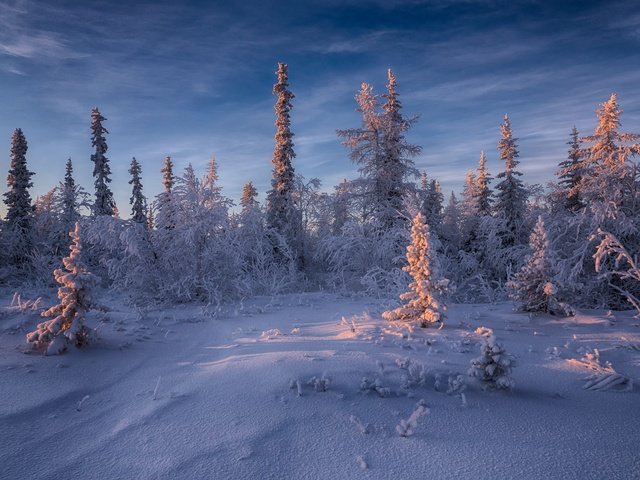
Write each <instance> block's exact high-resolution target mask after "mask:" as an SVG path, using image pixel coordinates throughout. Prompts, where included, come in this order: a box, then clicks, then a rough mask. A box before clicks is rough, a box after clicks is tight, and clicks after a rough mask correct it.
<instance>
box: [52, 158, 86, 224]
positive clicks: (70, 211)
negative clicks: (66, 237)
mask: <svg viewBox="0 0 640 480" xmlns="http://www.w3.org/2000/svg"><path fill="white" fill-rule="evenodd" d="M58 192H59V202H60V208H61V214H62V219H63V223H64V224H65V226H66V227H67V228H66V230H67V233H68V232H69V231H71V229H72V228H73V226H74V225H75V223H76V222H77V221H78V220H79V219H80V207H81V206H82V205H84V204H86V203H87V198H86V197H87V194H86V192H84V190H83V189H82V188H81V187H80V186H79V185H76V181H75V179H74V178H73V163H72V162H71V159H70V158H69V159H68V160H67V163H66V165H65V171H64V181H63V182H61V183H60V187H59V188H58Z"/></svg>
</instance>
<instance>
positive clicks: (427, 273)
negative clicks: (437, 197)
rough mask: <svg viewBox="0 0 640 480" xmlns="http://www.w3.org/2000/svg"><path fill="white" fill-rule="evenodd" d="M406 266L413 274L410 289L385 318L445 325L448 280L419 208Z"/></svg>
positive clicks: (405, 268)
mask: <svg viewBox="0 0 640 480" xmlns="http://www.w3.org/2000/svg"><path fill="white" fill-rule="evenodd" d="M403 270H404V271H405V272H407V273H408V274H409V275H410V276H411V278H412V282H411V283H410V284H409V289H410V290H409V291H408V292H406V293H403V294H402V295H400V300H401V301H404V302H406V303H405V304H404V305H403V306H401V307H399V308H396V309H395V310H391V311H387V312H384V313H383V314H382V316H383V318H385V319H386V320H390V321H397V320H404V321H408V322H416V323H419V324H420V326H421V327H423V328H424V327H428V326H429V325H433V324H435V323H438V324H440V326H441V327H442V326H443V325H444V317H445V314H444V312H445V310H446V305H445V304H444V302H443V300H442V297H443V296H444V294H445V293H446V290H447V286H448V283H449V281H448V280H447V279H445V278H443V277H442V276H441V275H440V272H439V271H438V260H437V258H436V253H435V249H434V248H433V247H432V245H431V236H430V233H429V226H428V225H427V224H425V223H424V217H423V216H422V214H421V213H420V212H418V213H417V214H416V216H415V217H414V218H413V224H412V227H411V244H410V245H408V246H407V265H406V266H405V267H404V269H403Z"/></svg>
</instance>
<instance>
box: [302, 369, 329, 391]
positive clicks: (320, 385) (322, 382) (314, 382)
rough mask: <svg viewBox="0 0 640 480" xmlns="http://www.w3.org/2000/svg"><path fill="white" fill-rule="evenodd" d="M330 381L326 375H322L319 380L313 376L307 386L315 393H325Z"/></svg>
mask: <svg viewBox="0 0 640 480" xmlns="http://www.w3.org/2000/svg"><path fill="white" fill-rule="evenodd" d="M329 383H330V379H329V377H327V374H326V373H323V374H322V376H321V377H320V378H318V377H316V376H313V377H311V378H310V379H309V380H308V381H307V385H310V386H312V387H313V389H314V390H315V391H316V392H326V391H327V390H329Z"/></svg>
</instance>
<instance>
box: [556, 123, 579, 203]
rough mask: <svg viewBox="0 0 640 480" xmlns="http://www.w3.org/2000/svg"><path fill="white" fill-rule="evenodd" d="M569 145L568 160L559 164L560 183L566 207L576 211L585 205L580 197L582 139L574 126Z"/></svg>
mask: <svg viewBox="0 0 640 480" xmlns="http://www.w3.org/2000/svg"><path fill="white" fill-rule="evenodd" d="M567 145H569V152H568V153H569V155H568V157H567V160H564V161H563V162H560V164H559V165H558V166H559V167H560V171H559V172H558V183H559V185H560V188H561V190H562V193H563V197H564V207H565V208H566V209H567V210H570V211H572V212H576V211H578V210H580V209H581V208H582V207H583V204H582V199H581V198H580V197H581V195H580V183H581V179H582V171H581V170H582V168H581V167H582V165H581V163H582V162H581V160H582V155H583V152H582V151H581V149H580V139H579V137H578V129H577V128H576V127H575V126H574V127H573V129H572V130H571V140H570V141H569V142H567Z"/></svg>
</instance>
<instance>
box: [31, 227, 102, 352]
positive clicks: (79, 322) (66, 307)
mask: <svg viewBox="0 0 640 480" xmlns="http://www.w3.org/2000/svg"><path fill="white" fill-rule="evenodd" d="M70 236H71V240H72V243H71V246H70V253H69V256H68V257H66V258H65V259H64V260H63V263H64V269H58V270H56V271H55V272H54V273H53V275H54V277H55V279H56V281H57V282H58V283H59V284H60V287H59V288H58V299H59V300H60V303H59V304H58V305H54V306H53V307H51V308H49V309H48V310H46V311H45V312H43V313H42V315H43V316H44V317H53V318H52V319H51V320H47V321H45V322H42V323H40V324H39V325H38V328H37V330H35V331H34V332H31V333H29V334H27V341H28V342H30V343H33V344H34V346H35V347H36V348H41V349H46V353H47V354H52V355H55V354H58V353H62V352H63V351H64V350H66V348H67V345H68V344H69V343H72V344H75V345H76V346H77V347H81V346H83V345H85V344H86V343H87V341H88V336H89V331H88V330H87V328H86V326H85V325H84V318H85V314H86V312H87V311H88V310H89V309H90V308H91V307H92V305H93V302H92V299H91V291H92V289H93V288H94V287H95V285H96V283H97V280H96V277H95V276H94V275H93V274H92V273H91V272H89V271H88V270H87V267H86V266H85V264H84V263H83V262H82V260H81V255H82V241H81V238H80V224H79V223H76V225H75V229H74V230H73V231H72V232H71V233H70Z"/></svg>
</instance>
